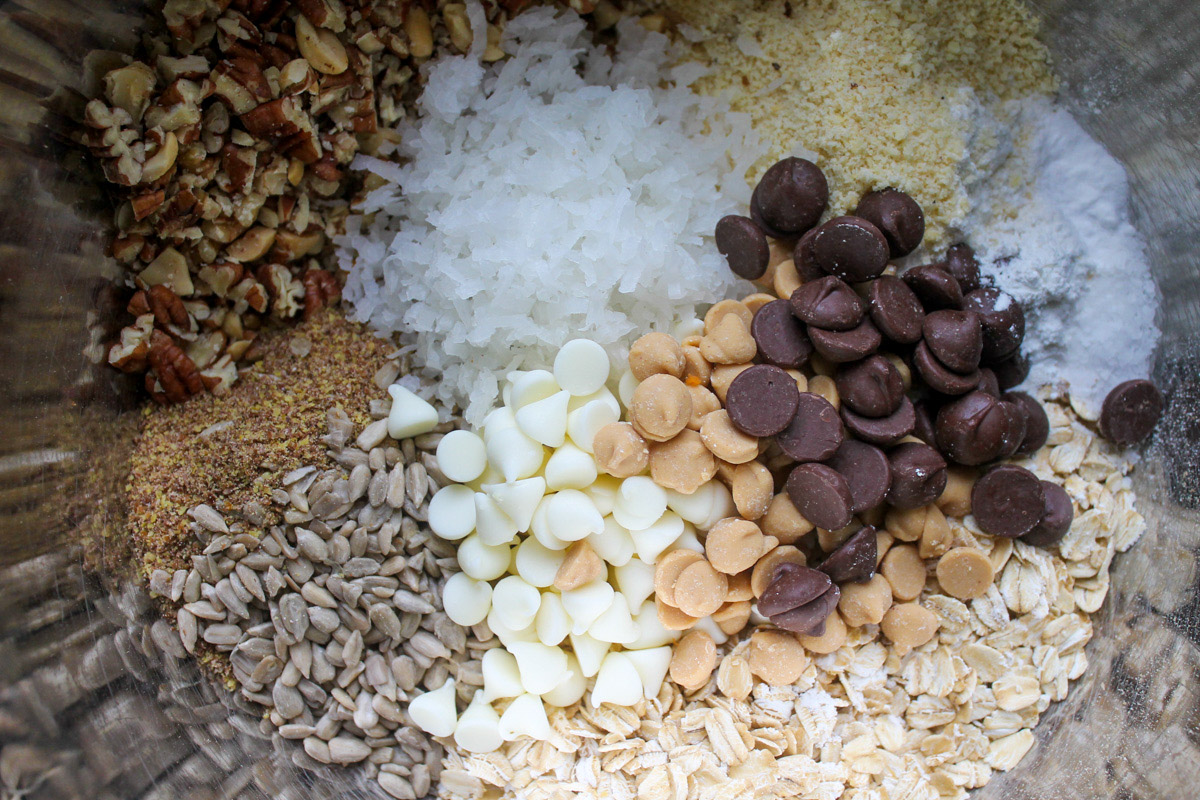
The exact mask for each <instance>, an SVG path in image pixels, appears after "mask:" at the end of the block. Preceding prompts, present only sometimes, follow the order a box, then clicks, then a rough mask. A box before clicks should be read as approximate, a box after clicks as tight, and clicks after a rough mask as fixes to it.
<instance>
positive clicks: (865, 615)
mask: <svg viewBox="0 0 1200 800" xmlns="http://www.w3.org/2000/svg"><path fill="white" fill-rule="evenodd" d="M841 588H842V597H841V599H840V600H838V611H840V612H841V614H842V619H843V620H845V622H846V624H847V625H849V626H850V627H851V628H858V627H861V626H863V625H878V624H879V623H880V621H882V620H883V615H884V614H886V613H887V611H888V609H889V608H891V607H892V585H891V584H890V583H888V581H887V578H885V577H883V576H882V575H880V574H879V573H876V574H875V576H874V577H873V578H871V580H869V581H867V582H866V583H847V584H843V585H842V587H841Z"/></svg>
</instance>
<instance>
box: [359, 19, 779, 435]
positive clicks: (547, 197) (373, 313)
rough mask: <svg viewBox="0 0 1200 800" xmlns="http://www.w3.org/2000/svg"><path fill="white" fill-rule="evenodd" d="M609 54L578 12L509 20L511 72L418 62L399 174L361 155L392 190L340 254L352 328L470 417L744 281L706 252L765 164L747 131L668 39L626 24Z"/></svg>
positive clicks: (688, 313) (616, 350)
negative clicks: (567, 362)
mask: <svg viewBox="0 0 1200 800" xmlns="http://www.w3.org/2000/svg"><path fill="white" fill-rule="evenodd" d="M618 33H619V44H618V46H617V47H616V50H615V52H614V53H612V54H611V55H610V53H609V52H607V51H606V50H605V49H604V48H595V47H592V46H591V44H590V40H589V38H588V36H587V33H586V31H585V26H584V23H583V21H582V20H581V19H580V18H579V17H578V15H576V14H574V13H573V12H555V11H554V10H552V9H548V8H540V9H535V10H531V11H528V12H526V13H524V14H522V15H520V16H519V17H517V18H516V19H514V20H512V21H511V22H510V23H509V25H508V26H507V30H506V31H505V41H504V44H503V46H504V49H505V51H506V52H508V53H510V54H511V56H512V57H511V58H509V59H507V60H505V61H503V62H499V63H498V64H497V65H494V66H490V67H486V68H485V67H483V66H481V65H480V63H479V62H478V61H477V60H475V59H473V58H471V57H447V58H442V59H440V60H438V61H436V62H434V63H433V64H432V65H430V66H429V67H428V82H427V85H426V89H425V91H424V94H423V96H422V97H421V99H420V103H419V116H418V118H417V119H416V120H415V122H411V123H409V124H406V125H405V126H403V127H402V128H401V129H400V134H401V144H400V145H399V147H398V149H397V151H396V154H395V155H396V156H398V158H399V159H400V163H399V164H397V163H393V162H391V161H382V160H379V159H375V158H369V157H364V156H360V157H359V158H358V159H357V160H356V161H355V164H354V166H355V167H357V168H360V169H366V170H369V171H371V172H373V173H375V174H376V175H379V176H380V177H382V178H383V179H384V180H386V181H387V184H386V185H385V186H383V187H382V188H380V189H377V190H375V191H373V192H371V193H370V194H369V196H368V197H367V198H366V201H365V203H364V204H363V205H362V206H361V207H360V208H359V209H358V211H359V212H360V214H363V215H367V214H374V215H375V216H374V218H373V219H370V220H369V221H368V219H369V218H364V217H363V216H356V217H353V218H351V220H350V221H349V223H348V226H347V230H348V233H347V235H346V236H344V237H342V238H341V240H340V241H339V242H338V244H339V246H340V248H341V250H340V259H341V264H342V267H343V268H344V269H347V270H348V272H349V279H348V281H347V284H346V298H347V299H348V300H349V302H350V303H351V305H352V307H353V316H354V317H355V318H356V319H358V320H360V321H364V322H368V323H369V324H370V325H371V326H372V327H373V328H374V329H375V330H377V331H380V332H383V333H393V332H399V333H400V334H401V338H402V339H403V341H404V342H405V343H407V344H411V345H414V346H415V351H416V357H417V361H418V362H419V363H420V364H422V365H423V368H424V370H425V371H427V372H428V373H429V374H430V375H431V376H434V377H437V378H438V379H439V381H440V386H439V389H438V395H439V398H440V399H441V400H443V401H445V402H447V403H455V402H456V403H458V404H459V405H460V406H461V407H462V408H463V409H464V412H465V416H466V418H467V420H468V421H470V422H472V423H479V422H480V420H481V417H482V415H483V414H484V413H485V412H486V411H487V410H488V409H489V408H490V407H491V405H492V404H493V402H494V401H495V398H496V395H497V391H498V386H499V382H500V380H501V379H502V378H503V376H504V375H505V373H507V372H508V371H510V370H513V369H520V368H525V367H529V366H535V365H536V366H544V365H546V364H549V363H551V361H552V360H553V355H554V353H555V351H556V350H557V348H558V347H559V346H561V345H562V344H563V343H564V342H566V341H568V340H570V339H573V338H576V337H580V336H583V337H588V338H591V339H595V340H597V341H600V342H602V343H607V344H608V345H610V346H611V347H610V354H611V355H612V356H613V357H614V358H615V359H621V358H623V357H624V355H625V352H626V347H627V346H628V344H629V343H630V342H631V340H632V339H634V338H636V337H637V336H639V335H641V334H643V333H645V332H647V331H649V330H654V329H660V330H661V329H669V327H670V325H672V324H673V323H674V322H675V321H677V320H680V319H686V318H691V317H693V316H694V314H695V311H696V306H697V304H700V303H711V302H715V301H716V300H719V299H721V298H722V297H726V296H730V295H731V294H733V293H734V291H735V288H737V287H738V286H739V285H740V286H741V288H742V289H743V290H746V291H748V288H747V287H748V286H749V285H748V284H745V283H742V282H740V281H738V280H736V278H735V277H734V276H733V275H732V274H731V273H730V271H729V269H728V267H727V266H726V264H725V263H724V259H723V258H722V257H721V256H720V255H719V254H718V252H717V250H716V247H715V246H714V244H713V241H712V232H713V228H714V226H715V224H716V221H717V220H718V219H719V218H720V217H721V216H723V215H725V214H728V213H734V212H736V211H738V210H739V209H744V208H745V207H746V206H747V204H748V202H749V188H748V187H747V185H746V182H745V179H744V176H745V174H746V172H747V170H748V169H749V168H750V165H751V164H752V163H753V162H754V161H755V159H757V158H758V157H759V156H760V155H761V152H762V151H761V149H760V148H759V146H758V143H757V139H756V138H755V137H754V135H753V133H752V132H751V130H750V122H749V119H748V117H745V116H742V115H735V114H731V113H728V103H727V102H725V101H723V100H720V99H717V98H711V97H701V96H699V95H697V94H695V93H694V92H693V91H692V90H691V89H690V88H688V87H689V86H690V84H691V83H692V82H694V81H695V80H696V79H697V78H698V77H700V75H701V74H703V71H702V69H701V68H699V67H697V66H696V65H694V64H684V65H680V66H675V67H672V66H671V64H673V63H674V62H675V61H676V60H677V57H676V55H677V54H676V52H675V51H674V50H673V49H672V47H671V46H670V44H669V42H668V40H667V38H666V37H665V36H663V35H661V34H656V33H651V32H648V31H646V30H644V29H643V28H641V27H640V26H638V25H637V24H636V22H634V21H632V20H627V21H625V22H623V23H622V24H621V25H620V26H619V27H618Z"/></svg>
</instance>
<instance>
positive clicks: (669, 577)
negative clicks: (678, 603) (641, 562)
mask: <svg viewBox="0 0 1200 800" xmlns="http://www.w3.org/2000/svg"><path fill="white" fill-rule="evenodd" d="M703 560H704V556H702V555H700V554H699V553H697V552H696V551H695V550H688V549H686V548H680V549H678V550H672V551H671V552H669V553H666V554H665V555H662V556H659V558H658V563H657V564H655V565H654V596H655V597H657V598H658V599H659V600H661V601H662V602H664V603H666V604H667V605H671V606H673V605H675V581H677V580H678V579H679V574H680V573H681V572H683V571H684V570H685V569H687V568H688V567H690V566H691V565H692V564H695V563H696V562H698V561H703Z"/></svg>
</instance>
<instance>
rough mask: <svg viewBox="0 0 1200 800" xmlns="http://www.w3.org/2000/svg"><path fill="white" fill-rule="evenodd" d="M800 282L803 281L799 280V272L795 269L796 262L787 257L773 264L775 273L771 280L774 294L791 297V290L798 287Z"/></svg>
mask: <svg viewBox="0 0 1200 800" xmlns="http://www.w3.org/2000/svg"><path fill="white" fill-rule="evenodd" d="M801 283H803V281H801V280H800V273H799V272H797V271H796V262H794V261H792V260H791V259H790V258H789V259H787V260H785V261H780V262H779V263H778V264H776V265H775V275H774V276H773V278H772V280H771V284H772V287H773V288H774V289H775V294H777V295H778V296H780V297H783V298H788V297H791V296H792V292H794V291H796V290H797V289H799V288H800V284H801Z"/></svg>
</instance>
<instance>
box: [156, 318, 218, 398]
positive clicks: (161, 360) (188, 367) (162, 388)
mask: <svg viewBox="0 0 1200 800" xmlns="http://www.w3.org/2000/svg"><path fill="white" fill-rule="evenodd" d="M149 361H150V369H151V370H152V371H151V372H148V373H146V388H147V389H149V391H150V394H151V396H152V397H153V398H154V399H155V401H157V402H159V403H163V402H164V399H165V400H166V401H169V402H172V403H182V402H183V401H185V400H187V399H188V398H189V397H191V396H192V395H196V394H200V392H202V391H204V382H203V381H202V380H201V379H200V371H199V370H197V369H196V365H195V363H193V362H192V360H191V359H190V358H188V357H187V354H186V353H184V352H183V350H181V349H180V347H179V345H177V344H175V342H174V340H173V339H171V337H170V336H167V335H166V334H165V333H163V332H162V331H157V330H156V331H154V333H152V334H151V335H150V355H149ZM155 379H157V382H156V380H155ZM156 383H157V385H156Z"/></svg>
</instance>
